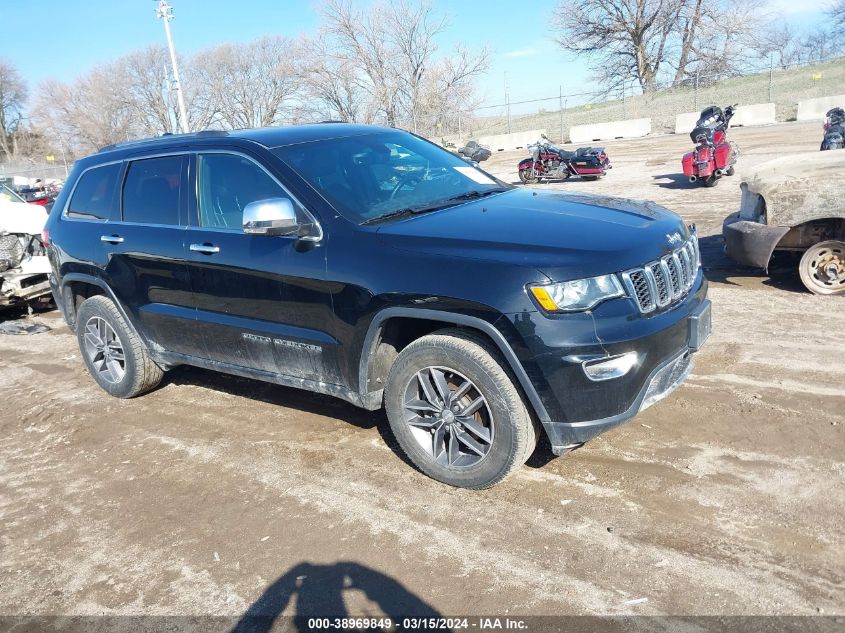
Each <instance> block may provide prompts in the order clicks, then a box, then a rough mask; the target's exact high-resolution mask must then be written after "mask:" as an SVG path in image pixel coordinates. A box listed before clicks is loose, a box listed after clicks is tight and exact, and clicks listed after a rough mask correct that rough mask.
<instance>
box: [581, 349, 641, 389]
mask: <svg viewBox="0 0 845 633" xmlns="http://www.w3.org/2000/svg"><path fill="white" fill-rule="evenodd" d="M636 364H637V353H636V352H626V353H625V354H619V356H611V357H610V358H600V359H598V360H589V361H584V363H583V364H582V365H581V366H582V367H583V368H584V373H585V374H587V378H589V379H590V380H595V381H596V382H598V381H601V380H611V379H613V378H621V377H622V376H624V375H625V374H627V373H628V372H629V371H631V368H633V367H634V365H636Z"/></svg>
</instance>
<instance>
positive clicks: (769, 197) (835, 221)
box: [722, 152, 845, 296]
mask: <svg viewBox="0 0 845 633" xmlns="http://www.w3.org/2000/svg"><path fill="white" fill-rule="evenodd" d="M740 187H741V189H742V202H741V205H740V210H739V212H737V213H734V214H732V215H730V216H728V217H727V218H726V219H725V222H724V224H723V226H722V235H723V237H724V240H725V250H726V252H727V254H728V256H729V257H730V258H731V259H733V260H734V261H735V262H737V263H739V264H742V265H745V266H751V267H754V268H762V269H764V270H765V271H766V272H768V269H769V263H770V261H771V259H772V255H773V254H774V253H775V252H787V253H793V254H795V256H796V258H797V256H799V255H800V262H799V263H798V272H799V274H800V277H801V281H802V283H803V284H804V286H805V287H806V288H807V290H809V291H810V292H812V293H814V294H819V295H840V296H842V295H845V203H843V199H845V154H842V153H838V152H824V153H808V154H804V155H801V156H796V155H794V154H791V155H790V156H785V157H783V158H776V159H774V160H771V161H768V162H766V163H764V164H762V165H760V166H759V167H758V168H757V169H756V170H754V171H753V172H751V173H750V174H748V176H747V177H746V179H745V181H744V182H743V183H742V184H741V185H740Z"/></svg>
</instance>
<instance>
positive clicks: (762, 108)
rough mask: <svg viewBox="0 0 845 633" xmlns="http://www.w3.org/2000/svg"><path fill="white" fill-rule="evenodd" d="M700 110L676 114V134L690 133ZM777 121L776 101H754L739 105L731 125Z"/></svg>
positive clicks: (763, 123) (772, 122) (765, 123)
mask: <svg viewBox="0 0 845 633" xmlns="http://www.w3.org/2000/svg"><path fill="white" fill-rule="evenodd" d="M699 116H701V113H700V112H684V113H683V114H678V115H677V116H675V134H689V133H690V132H692V130H693V128H694V127H695V124H696V123H697V122H698V117H699ZM774 123H776V121H775V104H774V103H754V104H751V105H744V106H739V107H738V108H737V109H736V112H735V113H734V115H733V118H732V119H731V127H739V126H745V127H747V126H751V125H772V124H774Z"/></svg>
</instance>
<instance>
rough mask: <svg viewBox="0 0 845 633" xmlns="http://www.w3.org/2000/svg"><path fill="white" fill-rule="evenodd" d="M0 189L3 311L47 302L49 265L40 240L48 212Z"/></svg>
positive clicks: (0, 272) (0, 258) (0, 260)
mask: <svg viewBox="0 0 845 633" xmlns="http://www.w3.org/2000/svg"><path fill="white" fill-rule="evenodd" d="M0 188H2V190H0V309H3V308H7V307H11V306H18V305H27V306H31V305H32V304H35V303H42V302H43V303H47V302H49V301H50V300H51V295H50V284H49V282H48V279H47V275H48V273H49V272H50V262H49V260H48V259H47V253H46V250H45V249H44V243H43V242H42V237H41V232H42V230H43V229H44V223H45V222H46V221H47V212H46V211H45V209H44V208H43V207H40V206H36V205H31V204H27V203H26V202H24V201H23V200H22V199H21V198H20V197H19V196H18V195H17V194H15V193H14V192H13V191H12V190H10V189H9V188H8V187H6V186H5V185H0Z"/></svg>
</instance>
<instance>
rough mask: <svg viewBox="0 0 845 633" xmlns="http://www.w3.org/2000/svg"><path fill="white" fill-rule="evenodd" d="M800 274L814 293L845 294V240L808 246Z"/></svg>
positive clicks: (799, 266) (804, 282) (802, 259)
mask: <svg viewBox="0 0 845 633" xmlns="http://www.w3.org/2000/svg"><path fill="white" fill-rule="evenodd" d="M798 274H799V275H800V276H801V282H802V283H803V284H804V286H805V287H806V288H807V290H809V291H810V292H812V293H813V294H817V295H845V242H840V241H838V240H828V241H826V242H819V243H818V244H815V245H814V246H811V247H810V248H808V249H807V250H806V251H805V253H804V255H803V257H801V262H800V263H799V264H798Z"/></svg>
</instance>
